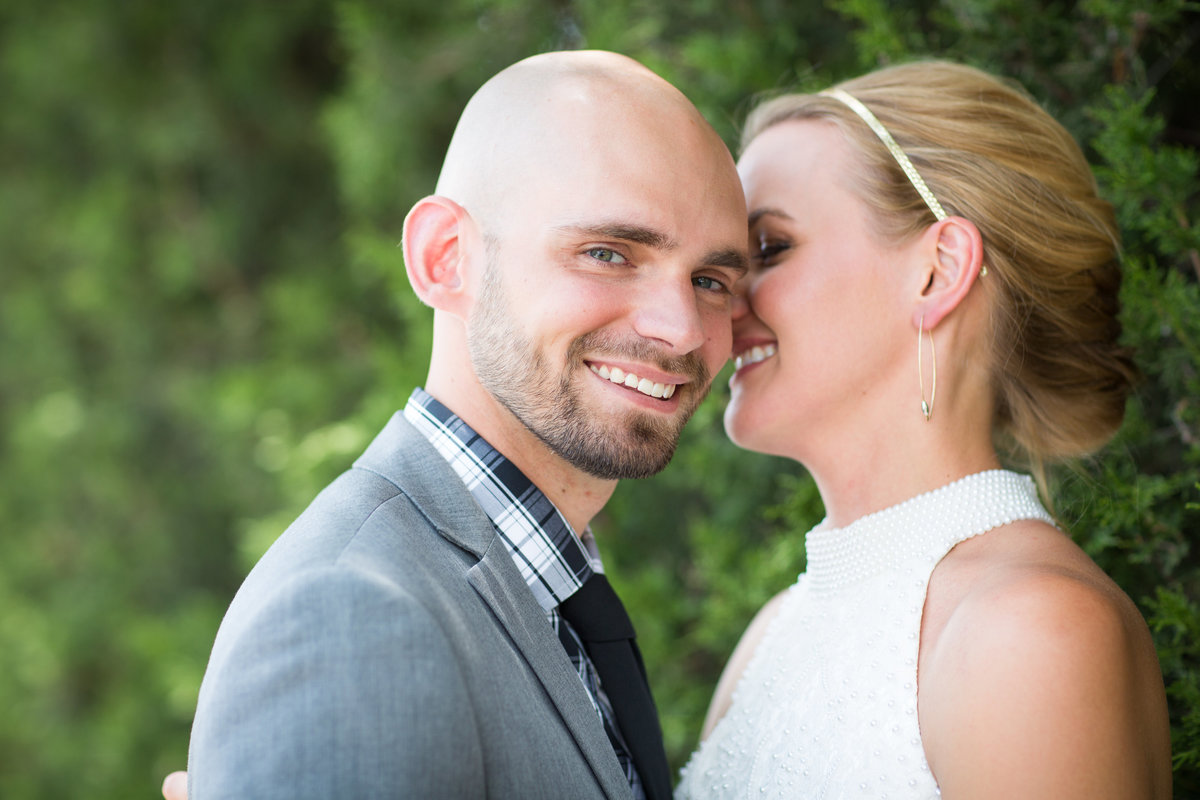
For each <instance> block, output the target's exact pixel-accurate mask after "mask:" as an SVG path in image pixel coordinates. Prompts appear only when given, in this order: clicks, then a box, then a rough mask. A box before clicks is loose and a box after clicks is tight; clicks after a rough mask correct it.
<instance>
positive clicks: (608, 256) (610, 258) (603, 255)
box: [587, 247, 628, 264]
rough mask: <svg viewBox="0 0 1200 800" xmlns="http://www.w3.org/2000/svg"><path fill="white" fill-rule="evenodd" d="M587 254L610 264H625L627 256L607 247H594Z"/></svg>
mask: <svg viewBox="0 0 1200 800" xmlns="http://www.w3.org/2000/svg"><path fill="white" fill-rule="evenodd" d="M587 254H588V255H589V256H591V257H592V258H594V259H596V260H597V261H603V262H605V263H608V264H625V263H628V262H627V261H626V260H625V256H623V255H621V254H620V253H618V252H617V251H615V250H609V249H608V248H607V247H593V248H592V249H591V250H588V251H587Z"/></svg>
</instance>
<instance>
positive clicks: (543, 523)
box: [404, 387, 604, 612]
mask: <svg viewBox="0 0 1200 800" xmlns="http://www.w3.org/2000/svg"><path fill="white" fill-rule="evenodd" d="M404 418H405V419H407V420H408V421H409V422H410V423H412V425H413V427H415V428H416V429H417V430H418V431H420V432H421V433H422V434H423V435H424V436H425V438H426V439H428V440H429V442H430V444H432V445H433V446H434V448H435V449H436V450H437V451H438V453H440V454H441V455H442V457H443V458H445V459H446V461H447V462H448V463H449V464H450V466H451V467H452V468H453V469H454V471H455V472H456V473H457V474H458V477H459V478H461V479H462V482H463V483H464V484H465V485H466V487H467V490H468V491H469V492H470V493H471V496H472V497H474V498H475V501H476V502H477V503H479V505H480V507H481V508H483V511H484V513H486V514H487V515H488V517H489V518H490V519H491V521H492V525H494V526H495V528H496V533H497V534H499V536H500V539H501V541H503V542H504V544H505V546H506V547H507V548H508V551H509V554H510V555H512V558H513V562H514V563H515V564H516V565H517V568H518V569H519V570H520V571H521V577H523V578H524V579H525V582H526V583H527V584H528V585H529V588H530V590H532V592H533V596H534V597H535V598H536V599H537V601H538V604H539V605H541V607H542V608H543V609H544V610H545V611H546V612H550V611H552V610H553V609H555V608H557V606H558V604H559V603H561V602H562V601H563V600H566V599H567V598H568V597H570V596H571V595H572V594H574V593H575V591H576V590H577V589H578V588H579V587H580V586H581V585H583V582H584V581H586V580H587V579H588V578H590V577H591V576H592V573H594V572H603V571H604V567H603V565H602V564H601V562H600V555H599V552H598V551H597V550H596V543H595V541H594V540H593V539H592V535H591V533H590V532H589V531H584V533H583V536H582V537H580V536H576V534H575V531H574V530H573V529H572V528H571V525H570V524H569V523H568V522H567V521H566V519H565V518H563V516H562V514H560V513H559V511H558V509H557V508H555V507H554V504H553V503H551V502H550V500H549V499H548V498H547V497H546V495H544V494H542V491H541V490H540V489H538V488H537V487H536V486H534V484H533V481H531V480H529V478H527V477H525V474H524V473H522V472H521V471H520V470H519V469H517V467H516V465H515V464H513V463H512V462H511V461H509V460H508V459H507V458H505V457H504V455H503V454H501V453H500V451H498V450H496V449H495V448H494V447H492V446H491V445H490V444H488V442H487V440H485V439H484V438H483V437H482V436H480V435H479V434H478V433H476V432H475V431H474V430H472V429H471V426H469V425H467V423H465V422H463V421H462V419H460V418H459V417H458V416H456V415H455V414H454V412H452V411H451V410H450V409H448V408H446V406H444V405H442V404H441V403H439V402H438V401H437V400H435V399H434V398H433V396H432V395H430V394H429V393H428V392H426V391H425V390H424V389H421V388H419V387H418V388H417V389H414V390H413V393H412V396H411V397H410V398H409V399H408V403H407V404H406V405H405V406H404Z"/></svg>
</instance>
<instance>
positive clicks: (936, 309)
mask: <svg viewBox="0 0 1200 800" xmlns="http://www.w3.org/2000/svg"><path fill="white" fill-rule="evenodd" d="M922 238H923V240H924V241H923V242H922V253H924V254H925V275H924V284H923V289H922V291H921V296H920V297H919V298H918V301H917V304H916V308H915V309H914V311H913V327H916V326H917V325H918V320H919V319H920V318H921V317H924V328H925V330H932V329H933V328H934V327H935V326H936V325H937V324H938V323H939V322H941V321H942V320H943V319H944V318H945V317H946V315H948V314H949V313H950V312H951V311H953V310H954V309H956V308H958V304H959V303H961V302H962V301H963V299H964V298H966V296H967V294H968V293H969V292H970V291H971V287H972V286H974V285H975V281H976V280H978V279H979V275H980V270H981V269H982V268H983V237H982V236H980V234H979V229H978V228H976V227H975V224H974V223H973V222H970V221H969V220H965V219H963V218H962V217H946V219H943V220H941V221H940V222H937V223H935V224H934V225H931V226H930V227H929V228H928V229H927V230H926V231H925V233H924V234H923V237H922Z"/></svg>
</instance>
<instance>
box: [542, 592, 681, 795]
mask: <svg viewBox="0 0 1200 800" xmlns="http://www.w3.org/2000/svg"><path fill="white" fill-rule="evenodd" d="M558 612H559V614H561V615H562V616H563V618H564V619H566V620H567V622H569V623H571V627H572V628H574V629H575V633H577V634H578V635H579V638H580V640H582V641H583V646H584V648H585V649H586V650H587V654H588V657H589V658H590V659H591V660H592V665H593V666H595V668H596V672H597V674H598V675H599V676H600V684H601V686H602V687H603V688H604V693H605V694H606V695H608V700H609V702H610V703H611V704H612V708H613V714H615V715H616V717H617V726H618V727H620V729H621V735H622V736H623V737H624V738H625V743H626V744H627V745H628V746H629V755H630V757H631V758H632V759H633V763H634V766H636V767H637V771H638V775H640V776H641V778H642V785H643V786H644V787H645V790H646V797H647V798H648V800H669V798H670V797H671V773H670V769H669V768H668V767H667V755H666V751H664V750H663V740H662V729H661V728H660V727H659V724H658V712H657V711H655V709H654V699H653V698H652V697H651V696H650V684H649V683H648V682H647V681H646V667H645V666H644V665H643V664H642V654H641V653H640V652H639V651H638V648H637V644H635V643H634V641H633V638H634V632H633V623H632V622H630V621H629V615H628V614H626V613H625V607H624V606H623V605H621V599H620V598H619V597H617V593H616V592H614V591H613V589H612V586H610V585H609V583H608V578H606V577H604V576H603V575H601V574H600V573H595V574H593V575H592V577H590V578H588V579H587V580H586V581H585V582H584V584H583V586H581V587H579V589H578V590H577V591H576V592H575V593H574V594H573V595H571V596H570V597H568V598H567V599H566V600H564V601H563V602H562V603H561V604H560V605H559V607H558Z"/></svg>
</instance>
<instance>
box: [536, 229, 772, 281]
mask: <svg viewBox="0 0 1200 800" xmlns="http://www.w3.org/2000/svg"><path fill="white" fill-rule="evenodd" d="M556 230H558V231H560V232H561V233H565V234H570V235H574V236H585V237H588V238H596V239H620V240H621V241H625V242H633V243H634V244H640V245H645V246H646V247H652V248H654V249H655V250H674V249H676V248H678V247H679V242H677V241H675V240H674V239H672V238H671V237H670V236H667V235H666V234H665V233H663V232H662V231H656V230H655V229H653V228H647V227H645V226H644V225H629V224H626V223H620V222H614V223H601V224H599V225H559V226H558V227H557V228H556ZM701 263H703V264H704V265H705V266H707V267H719V268H722V269H731V270H733V271H734V272H736V273H738V274H739V275H742V274H745V273H746V272H748V271H749V269H750V267H749V262H748V261H747V258H746V254H745V253H743V252H742V251H741V250H737V249H735V248H729V249H727V250H714V251H712V252H711V253H708V254H707V255H705V256H704V258H702V259H701Z"/></svg>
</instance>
